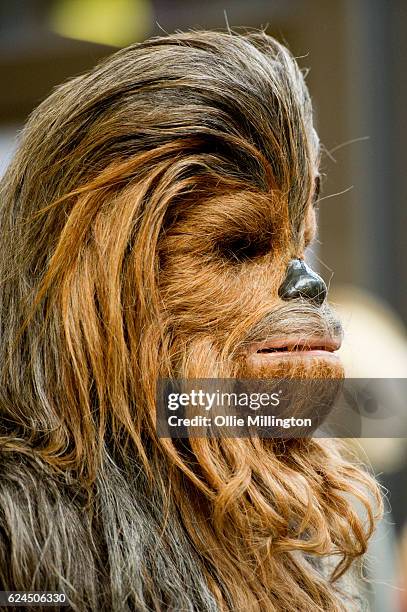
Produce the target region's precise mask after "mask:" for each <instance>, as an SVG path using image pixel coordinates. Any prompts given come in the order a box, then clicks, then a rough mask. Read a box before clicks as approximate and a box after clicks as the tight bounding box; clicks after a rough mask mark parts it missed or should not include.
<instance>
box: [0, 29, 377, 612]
mask: <svg viewBox="0 0 407 612" xmlns="http://www.w3.org/2000/svg"><path fill="white" fill-rule="evenodd" d="M317 169H318V139H317V137H316V134H315V131H314V129H313V127H312V110H311V103H310V99H309V95H308V92H307V89H306V86H305V84H304V80H303V77H302V74H301V72H300V70H299V69H298V67H297V65H296V63H295V61H294V59H293V58H292V56H291V55H290V54H289V52H288V51H287V50H286V49H285V48H284V47H283V46H282V45H280V44H279V43H277V42H276V41H275V40H274V39H273V38H271V37H270V36H268V35H266V34H265V33H263V32H260V33H249V34H247V35H237V34H231V33H228V34H225V33H219V32H207V31H202V32H191V33H185V34H182V33H179V34H175V35H171V36H168V37H161V38H154V39H151V40H149V41H146V42H145V43H141V44H134V45H132V46H130V47H128V48H126V49H123V50H121V51H119V52H118V53H116V54H114V55H113V56H112V57H110V58H108V59H107V60H105V61H104V62H102V63H101V64H100V65H99V66H97V67H96V68H94V69H93V70H91V71H90V72H88V73H87V74H85V75H82V76H79V77H76V78H74V79H73V80H71V81H69V82H67V83H65V84H63V85H62V86H60V87H58V88H57V89H56V90H55V92H54V93H52V95H51V96H50V97H49V98H48V99H47V100H45V101H44V102H43V103H42V104H41V105H40V106H39V107H38V108H37V109H36V110H35V111H34V113H33V114H32V116H31V117H30V119H29V121H28V123H27V125H26V127H25V129H24V130H23V132H22V134H21V139H20V143H19V148H18V151H17V153H16V155H15V158H14V160H13V162H12V164H11V165H10V167H9V169H8V171H7V173H6V176H5V177H4V179H3V181H2V187H1V218H0V236H1V239H0V266H1V292H0V316H1V322H0V325H1V330H0V332H1V333H0V337H1V338H0V367H1V370H0V383H1V384H0V408H1V440H0V448H1V452H0V462H1V463H0V465H1V468H0V470H1V471H0V586H1V588H2V589H3V590H7V589H8V590H12V589H13V590H19V589H20V590H28V589H31V590H61V591H63V592H65V593H66V595H67V597H68V598H69V601H70V604H71V607H72V609H74V610H77V611H80V612H83V611H85V610H92V611H93V610H95V611H96V610H103V611H117V612H119V611H125V610H137V611H147V610H156V611H158V610H159V611H164V610H173V611H186V610H190V611H192V610H194V611H205V612H207V611H208V612H212V611H220V610H222V611H224V612H226V611H229V612H232V611H233V612H237V611H242V612H255V611H265V610H266V611H285V612H290V611H292V612H294V611H299V610H301V612H311V611H312V612H315V611H316V610H319V611H328V610H329V612H334V611H339V610H351V609H359V607H358V606H359V604H358V603H357V602H358V600H357V598H355V594H354V593H353V592H351V590H350V588H348V586H347V583H346V580H345V581H344V576H347V575H350V572H351V569H350V568H351V566H352V564H353V562H354V561H355V560H357V559H358V558H360V557H361V556H362V555H363V553H364V552H365V551H366V547H367V542H368V538H369V537H370V535H371V533H372V531H373V528H374V522H375V516H376V515H378V514H379V513H380V497H379V493H378V490H377V486H376V484H375V482H374V480H373V479H372V478H371V477H370V476H369V475H368V474H367V473H366V472H365V471H364V470H363V469H361V468H360V467H358V466H357V465H356V463H354V462H353V461H352V460H351V459H350V458H349V457H347V455H346V453H345V452H344V451H343V449H342V448H341V447H340V445H339V444H338V443H337V442H336V441H335V440H318V439H302V440H290V441H286V442H285V443H283V441H281V440H270V439H269V440H260V439H254V438H253V439H250V438H249V439H248V438H245V439H224V440H217V439H209V438H208V439H204V438H199V439H194V440H192V439H191V440H190V441H188V442H186V441H183V442H181V441H176V440H170V439H159V438H158V437H157V434H156V431H155V410H156V407H155V406H156V401H155V400H156V398H155V393H156V383H157V380H158V378H159V377H185V378H187V377H201V378H202V377H234V376H242V377H243V376H251V377H253V376H261V375H263V374H262V373H261V372H260V373H259V372H257V373H254V372H252V371H251V370H250V368H248V366H247V363H246V361H245V349H246V347H247V346H248V343H250V342H251V341H253V340H255V339H265V338H267V337H272V336H276V335H278V334H280V335H281V334H287V333H290V334H295V333H297V334H301V335H302V337H304V335H305V337H306V336H307V334H308V335H312V334H316V333H321V334H323V333H324V332H326V330H328V331H332V330H333V331H335V329H336V328H337V327H338V323H337V322H336V319H335V317H334V315H333V314H332V312H331V311H330V310H329V307H328V306H327V305H324V306H323V307H322V308H317V307H316V306H312V305H310V304H309V305H307V304H305V303H303V302H302V301H298V302H293V303H290V304H288V303H284V302H282V300H281V299H280V298H279V297H278V294H277V291H278V287H279V285H280V283H281V281H282V279H283V276H284V270H285V267H286V265H287V262H288V261H289V260H290V259H291V258H292V257H298V256H302V255H303V252H304V249H305V247H306V245H307V243H308V242H309V241H310V240H311V238H312V235H313V233H314V231H315V218H314V211H313V209H312V202H311V201H312V196H313V190H314V180H315V175H316V172H317ZM276 372H277V370H276ZM278 373H279V374H280V375H281V374H282V375H284V376H287V377H290V376H295V375H301V376H309V375H313V376H333V377H335V376H341V375H342V372H341V371H340V369H339V370H338V369H337V368H336V369H335V368H332V369H330V368H329V367H328V368H327V367H325V368H323V367H322V366H321V367H319V366H318V364H317V363H316V364H315V366H313V368H312V371H306V372H304V371H301V370H300V368H299V367H296V366H290V367H287V366H285V365H283V366H281V364H280V369H279V371H278ZM341 576H342V578H340V577H341Z"/></svg>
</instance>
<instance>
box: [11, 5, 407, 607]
mask: <svg viewBox="0 0 407 612" xmlns="http://www.w3.org/2000/svg"><path fill="white" fill-rule="evenodd" d="M227 24H228V26H230V27H231V28H232V29H233V28H241V27H246V26H247V27H250V28H253V27H255V28H258V27H262V26H263V27H264V26H266V25H268V29H267V31H268V33H270V34H272V35H274V36H276V37H277V38H278V39H279V40H280V41H282V42H284V43H285V44H287V46H288V47H289V48H290V49H291V51H292V52H293V53H294V55H295V56H296V57H297V58H298V61H299V64H300V65H301V67H303V68H309V69H310V71H309V74H308V77H307V82H308V85H309V89H310V92H311V96H312V98H313V102H314V108H315V118H316V127H317V130H318V132H319V135H320V138H321V141H322V143H323V156H322V172H323V173H324V175H326V177H325V179H324V181H323V194H322V198H321V200H322V201H321V207H320V213H319V224H320V232H319V238H320V242H319V243H318V244H317V245H316V246H315V248H314V249H313V252H312V253H310V258H311V259H312V261H313V264H314V265H315V266H316V267H317V268H319V271H320V273H321V274H322V275H323V276H324V277H325V279H326V280H327V281H329V282H330V297H331V301H332V302H333V303H334V305H335V306H336V307H337V309H338V310H339V312H340V313H341V315H342V318H343V321H344V325H345V331H346V336H345V341H344V346H343V349H342V352H343V359H344V362H345V365H346V368H347V373H348V376H354V377H360V378H368V377H378V378H381V377H383V378H388V379H393V378H394V379H397V378H406V377H407V348H406V331H405V324H406V321H407V291H406V270H407V239H406V227H407V217H406V210H407V206H406V201H407V169H406V168H405V164H406V160H405V143H406V142H407V117H406V111H405V109H406V108H407V83H406V79H405V73H406V70H405V62H406V59H407V36H406V33H407V2H405V0H335V1H331V2H327V1H326V0H325V1H324V0H268V1H267V0H250V2H248V0H233V1H230V0H222V1H218V0H206V1H205V2H202V1H201V0H187V1H181V0H171V1H170V0H13V1H10V0H0V83H1V91H2V93H1V97H0V175H1V173H2V172H3V171H4V168H5V167H6V166H7V163H8V161H9V159H10V157H11V155H12V152H13V149H14V147H15V146H16V138H17V136H18V130H19V129H20V128H21V126H22V125H23V124H24V121H25V120H26V118H27V116H28V115H29V113H30V112H31V110H32V109H33V108H34V107H35V106H37V105H38V104H39V103H40V102H41V100H43V99H44V98H45V97H46V96H47V95H48V94H49V93H50V91H51V89H52V88H53V87H54V86H55V85H57V84H58V83H60V82H61V81H63V80H65V79H67V78H68V77H71V76H74V75H77V74H79V73H81V72H83V71H84V70H86V69H87V68H90V67H91V66H93V65H94V64H95V63H96V62H97V61H98V60H99V59H101V58H103V57H105V56H106V55H109V54H110V53H112V52H113V51H114V50H115V49H116V48H118V47H123V46H126V45H127V44H130V43H132V42H134V41H139V40H143V39H145V38H147V37H149V36H151V35H157V34H165V33H167V32H168V33H170V32H173V31H174V30H177V29H179V30H184V29H188V28H216V29H225V28H226V25H227ZM402 408H403V409H405V405H403V406H402ZM406 418H407V417H406ZM383 435H385V431H384V432H383ZM362 445H363V448H361V449H360V452H361V453H367V457H368V458H369V460H370V461H371V462H372V464H373V466H374V469H375V470H376V471H378V472H380V474H381V475H380V478H381V481H382V482H383V484H384V485H385V486H386V487H387V489H388V491H389V493H388V498H389V502H390V505H391V512H390V511H389V512H388V514H387V515H386V519H385V521H384V522H383V524H382V526H381V528H380V530H379V532H378V534H377V536H376V538H375V540H374V541H373V543H372V547H371V563H370V565H369V567H368V568H367V570H366V571H367V574H368V575H369V577H370V579H371V584H370V586H367V587H366V588H367V590H368V591H369V593H370V597H371V600H372V610H374V611H377V612H393V611H394V612H407V597H406V594H405V592H404V590H403V589H404V588H405V585H406V582H407V529H406V524H407V445H406V441H405V440H404V439H402V438H400V439H386V438H383V439H375V440H368V439H365V440H362Z"/></svg>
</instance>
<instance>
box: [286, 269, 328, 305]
mask: <svg viewBox="0 0 407 612" xmlns="http://www.w3.org/2000/svg"><path fill="white" fill-rule="evenodd" d="M326 294H327V288H326V285H325V283H324V281H323V279H322V278H321V277H320V276H318V274H317V273H316V272H314V270H312V269H311V268H310V267H309V266H307V264H306V263H305V261H302V260H301V259H292V260H291V261H290V263H289V264H288V266H287V271H286V276H285V279H284V281H283V283H282V285H281V286H280V289H279V290H278V295H279V296H280V297H281V298H282V299H283V300H295V299H298V298H304V299H305V300H309V301H310V302H314V303H315V304H318V306H321V305H322V303H323V302H324V300H325V298H326Z"/></svg>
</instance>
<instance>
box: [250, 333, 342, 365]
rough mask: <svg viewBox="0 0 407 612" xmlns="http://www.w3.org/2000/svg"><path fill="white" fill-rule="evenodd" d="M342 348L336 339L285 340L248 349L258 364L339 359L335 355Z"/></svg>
mask: <svg viewBox="0 0 407 612" xmlns="http://www.w3.org/2000/svg"><path fill="white" fill-rule="evenodd" d="M340 346H341V342H340V340H339V339H335V338H306V339H304V338H285V339H279V340H270V341H265V342H254V343H252V344H251V345H250V346H249V347H248V351H247V356H248V358H250V360H254V361H256V362H258V363H267V362H270V361H274V360H275V359H292V358H293V359H309V358H321V359H335V360H337V359H338V356H337V355H336V354H335V351H337V350H338V349H339V348H340Z"/></svg>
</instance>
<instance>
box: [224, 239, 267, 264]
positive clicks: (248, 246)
mask: <svg viewBox="0 0 407 612" xmlns="http://www.w3.org/2000/svg"><path fill="white" fill-rule="evenodd" d="M270 250H271V237H270V236H268V235H265V236H262V237H259V236H239V237H235V238H232V239H226V240H224V241H222V243H221V244H219V251H220V253H221V254H222V256H223V257H225V258H226V259H228V260H230V261H235V262H239V263H243V262H244V261H249V260H253V259H257V258H258V257H262V256H263V255H266V254H267V253H269V252H270Z"/></svg>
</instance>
